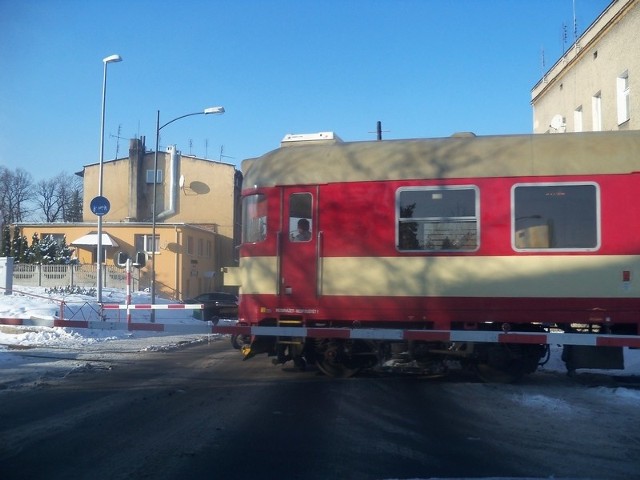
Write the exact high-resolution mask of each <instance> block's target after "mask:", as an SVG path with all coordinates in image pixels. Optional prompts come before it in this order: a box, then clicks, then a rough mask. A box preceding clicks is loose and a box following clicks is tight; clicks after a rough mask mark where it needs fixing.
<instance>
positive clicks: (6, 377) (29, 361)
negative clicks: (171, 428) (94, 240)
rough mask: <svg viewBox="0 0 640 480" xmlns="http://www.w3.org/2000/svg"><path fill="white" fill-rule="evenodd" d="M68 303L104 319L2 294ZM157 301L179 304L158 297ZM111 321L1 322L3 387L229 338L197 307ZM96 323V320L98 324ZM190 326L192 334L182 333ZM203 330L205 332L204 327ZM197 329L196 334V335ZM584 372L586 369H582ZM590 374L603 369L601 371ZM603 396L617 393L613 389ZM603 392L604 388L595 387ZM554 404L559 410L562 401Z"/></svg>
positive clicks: (115, 298) (52, 314) (118, 294)
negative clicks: (130, 325)
mask: <svg viewBox="0 0 640 480" xmlns="http://www.w3.org/2000/svg"><path fill="white" fill-rule="evenodd" d="M62 301H64V313H63V316H64V319H66V320H88V321H94V322H99V323H100V321H101V318H100V309H99V308H98V305H97V302H96V299H95V296H89V295H84V294H82V293H65V292H57V293H55V292H54V293H50V292H48V291H46V290H45V289H44V288H35V287H20V286H15V287H14V288H13V293H12V294H11V295H3V294H2V293H0V318H21V319H38V320H41V321H46V320H54V319H58V318H60V305H61V302H62ZM103 302H104V303H114V304H123V303H124V302H125V292H124V291H123V290H111V289H104V290H103ZM131 303H133V304H148V303H150V295H149V293H147V292H136V293H134V294H133V295H132V301H131ZM156 303H175V302H174V301H171V300H167V299H162V298H157V299H156ZM104 312H105V318H104V320H105V322H102V324H104V325H105V327H109V329H95V328H91V329H88V328H77V329H72V328H66V327H65V328H62V327H45V326H28V325H24V326H22V325H21V326H13V325H0V390H2V389H8V388H13V387H15V386H25V385H30V384H31V385H37V384H38V382H40V381H43V380H42V379H43V378H44V379H46V378H48V377H60V376H64V375H66V374H68V373H69V372H73V371H75V370H77V369H83V368H99V366H100V365H102V364H108V362H109V361H114V360H118V359H122V358H123V357H127V356H132V355H136V354H139V353H140V352H144V351H149V350H166V349H171V348H179V347H180V346H182V345H185V344H186V343H194V342H211V341H219V340H221V339H224V337H222V336H220V335H216V334H211V333H208V332H210V327H209V325H208V322H203V321H201V320H198V319H196V318H194V312H195V310H182V309H180V310H156V320H155V322H156V323H157V324H164V325H171V326H172V327H173V328H174V330H173V331H172V332H171V333H167V332H152V331H138V330H136V331H129V330H128V329H127V328H126V325H127V318H126V311H125V310H117V309H116V310H105V311H104ZM131 320H132V322H135V323H150V322H151V311H150V310H136V311H134V312H133V313H132V319H131ZM93 325H95V323H94V324H93ZM181 326H182V327H184V330H185V332H186V333H180V328H182V327H181ZM199 329H202V333H198V330H199ZM194 330H195V333H194ZM560 355H561V348H560V347H557V346H554V347H552V349H551V357H550V359H549V361H548V362H547V363H546V364H545V365H544V366H543V367H541V368H540V370H541V371H551V372H566V368H565V366H564V362H562V360H561V358H560ZM624 356H625V369H624V370H623V371H619V370H613V371H607V373H609V374H612V375H616V376H640V350H633V349H628V348H625V349H624ZM580 371H581V372H584V370H580ZM588 372H594V373H602V371H598V370H590V371H588ZM605 390H606V392H604V393H603V392H600V394H606V395H611V389H605ZM615 390H616V392H615V393H616V396H617V397H619V398H620V399H625V398H627V399H629V400H630V401H636V402H637V401H638V400H640V391H638V390H629V389H625V388H617V389H615ZM594 392H595V394H598V389H594ZM521 401H522V402H528V403H530V404H541V403H545V402H546V401H547V400H546V399H545V398H542V397H528V398H523V399H521ZM554 408H558V405H557V403H555V404H554Z"/></svg>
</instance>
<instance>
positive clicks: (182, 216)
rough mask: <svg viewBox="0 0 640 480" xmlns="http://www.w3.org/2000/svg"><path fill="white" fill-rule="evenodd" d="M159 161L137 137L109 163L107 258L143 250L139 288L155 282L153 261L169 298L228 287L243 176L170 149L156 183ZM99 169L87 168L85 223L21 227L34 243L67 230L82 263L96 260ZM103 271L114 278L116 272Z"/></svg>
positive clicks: (106, 179)
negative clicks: (226, 270)
mask: <svg viewBox="0 0 640 480" xmlns="http://www.w3.org/2000/svg"><path fill="white" fill-rule="evenodd" d="M155 163H156V158H155V153H154V152H147V151H146V150H145V145H144V139H133V140H131V142H130V148H129V157H128V158H121V159H116V160H112V161H106V162H103V192H102V196H103V197H105V198H107V199H108V201H109V204H110V209H109V211H108V213H106V214H104V215H103V217H102V218H103V224H102V231H103V242H102V243H103V247H104V255H103V259H104V263H105V264H106V265H107V266H112V265H114V264H116V259H117V257H118V254H119V253H120V252H124V253H125V254H127V255H128V256H129V257H130V258H132V259H133V258H135V257H136V254H137V253H138V252H143V254H144V256H145V257H146V265H145V266H144V267H143V268H141V269H139V271H138V272H137V274H138V275H139V279H140V280H139V287H140V288H149V287H150V285H151V260H152V259H153V260H155V263H156V267H155V287H156V288H155V290H156V293H157V294H158V295H162V296H165V297H168V298H176V299H185V298H188V297H193V296H195V295H197V294H199V293H203V292H206V291H213V290H220V289H222V278H221V277H222V275H221V273H220V271H221V268H222V267H226V266H231V265H234V264H235V245H236V244H237V239H239V225H238V221H239V210H238V209H239V196H240V188H241V183H242V175H241V173H240V172H239V171H238V170H236V168H235V167H234V166H233V165H230V164H226V163H222V162H216V161H211V160H205V159H201V158H196V157H192V156H187V155H182V154H181V153H180V152H179V151H178V150H177V149H176V148H175V146H171V147H169V148H167V150H166V151H165V152H158V158H157V167H158V168H157V171H156V172H155V178H156V183H155V184H154V170H155V169H154V166H155ZM99 170H100V169H99V164H91V165H86V166H85V167H84V169H83V172H82V174H81V175H82V176H83V178H84V199H83V222H82V223H54V224H26V223H25V224H20V228H21V230H22V233H23V235H25V236H26V237H27V239H28V240H29V243H31V237H32V235H33V234H34V233H38V235H39V236H40V238H43V237H44V236H45V235H54V237H57V238H61V237H62V236H63V235H64V236H65V237H66V242H67V244H68V245H71V246H72V247H74V248H75V254H76V256H77V258H78V260H79V262H80V263H82V264H95V263H96V261H97V219H98V217H97V216H96V215H95V214H94V213H93V212H92V210H91V201H92V199H93V198H94V197H96V196H97V195H98V176H99ZM154 190H155V198H156V202H155V213H156V215H155V219H156V221H155V242H154V241H153V222H152V219H153V212H154V202H153V198H154ZM154 247H155V251H153V249H154ZM104 271H105V275H108V274H109V272H110V271H112V269H104ZM103 283H104V284H105V285H108V284H109V279H108V278H105V281H104V282H103Z"/></svg>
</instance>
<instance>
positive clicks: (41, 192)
mask: <svg viewBox="0 0 640 480" xmlns="http://www.w3.org/2000/svg"><path fill="white" fill-rule="evenodd" d="M36 203H37V204H38V207H39V208H40V211H41V212H42V213H43V214H44V221H45V222H49V223H51V222H55V221H56V220H59V219H60V216H61V215H62V202H61V198H60V195H59V193H58V183H57V181H56V179H55V178H54V179H51V180H40V181H39V182H38V183H37V185H36Z"/></svg>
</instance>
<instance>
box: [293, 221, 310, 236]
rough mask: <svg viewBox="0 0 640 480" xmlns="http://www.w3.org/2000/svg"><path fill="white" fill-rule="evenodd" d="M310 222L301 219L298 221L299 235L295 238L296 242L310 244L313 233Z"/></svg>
mask: <svg viewBox="0 0 640 480" xmlns="http://www.w3.org/2000/svg"><path fill="white" fill-rule="evenodd" d="M309 228H310V226H309V220H307V219H306V218H301V219H300V220H298V233H297V234H296V235H294V236H293V241H294V242H308V241H309V240H311V232H310V231H309Z"/></svg>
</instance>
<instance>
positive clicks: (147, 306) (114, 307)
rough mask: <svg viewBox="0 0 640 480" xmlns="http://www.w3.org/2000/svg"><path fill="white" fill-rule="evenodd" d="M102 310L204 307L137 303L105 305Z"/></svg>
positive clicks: (199, 308) (199, 307) (199, 304)
mask: <svg viewBox="0 0 640 480" xmlns="http://www.w3.org/2000/svg"><path fill="white" fill-rule="evenodd" d="M102 308H103V309H104V310H202V309H204V305H203V304H201V303H167V304H164V305H161V304H151V303H137V304H135V305H133V304H132V305H120V304H118V303H104V304H102Z"/></svg>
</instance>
